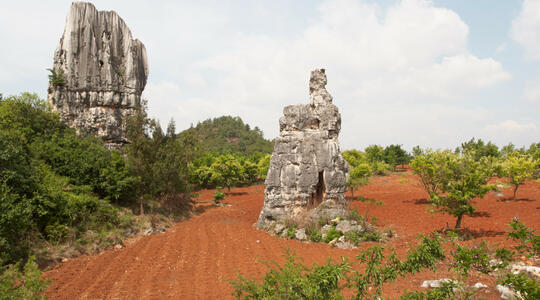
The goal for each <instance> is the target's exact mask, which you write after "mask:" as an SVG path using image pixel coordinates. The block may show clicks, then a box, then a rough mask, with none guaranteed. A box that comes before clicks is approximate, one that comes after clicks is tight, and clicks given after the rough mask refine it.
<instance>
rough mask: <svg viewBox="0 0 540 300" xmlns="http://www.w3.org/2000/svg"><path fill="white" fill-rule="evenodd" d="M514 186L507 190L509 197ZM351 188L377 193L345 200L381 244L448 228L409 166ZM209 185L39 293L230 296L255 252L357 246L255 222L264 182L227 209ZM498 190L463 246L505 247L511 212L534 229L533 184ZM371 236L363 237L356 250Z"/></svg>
mask: <svg viewBox="0 0 540 300" xmlns="http://www.w3.org/2000/svg"><path fill="white" fill-rule="evenodd" d="M511 194H512V191H511V189H508V190H507V191H505V193H504V195H505V197H506V198H509V197H510V196H511ZM355 195H363V196H364V197H366V198H375V199H377V200H378V201H382V202H383V205H382V206H374V205H370V207H368V205H367V204H366V203H362V202H358V201H352V202H351V206H353V207H356V208H358V209H359V211H360V212H361V213H362V214H363V213H365V212H366V210H367V209H369V215H370V216H374V217H376V218H377V219H378V225H379V226H380V227H383V228H384V227H386V228H388V227H390V228H393V230H394V231H395V232H396V233H397V236H396V237H394V238H392V239H391V240H390V241H388V242H386V243H384V244H383V245H384V246H388V247H393V248H395V249H396V251H397V252H398V254H399V255H401V256H402V255H404V254H405V253H406V249H407V247H408V244H409V243H411V244H414V243H415V241H416V236H417V234H419V233H423V234H426V233H429V232H432V231H434V230H441V229H444V228H446V226H447V223H448V224H449V226H451V227H452V226H453V225H454V223H455V218H454V217H452V216H449V215H444V214H433V213H429V212H427V211H426V208H427V204H426V198H427V194H426V192H425V191H424V190H423V189H422V187H421V185H420V183H419V181H418V180H417V179H416V177H415V176H413V175H411V174H409V173H401V174H395V175H392V176H386V177H377V178H373V179H372V180H371V183H370V184H369V185H366V186H364V187H362V188H360V189H359V190H358V191H356V192H355ZM212 196H213V191H211V190H204V191H201V192H200V196H199V197H198V198H197V204H196V206H197V210H198V211H199V214H198V215H196V216H194V217H192V218H191V219H189V220H187V221H183V222H180V223H177V224H175V225H174V226H172V227H170V228H169V229H168V230H167V232H165V233H160V234H154V235H150V236H145V237H141V238H139V239H138V240H136V241H132V242H130V243H127V244H126V245H125V247H123V248H121V249H110V250H108V251H104V252H102V253H101V254H98V255H93V256H81V257H78V258H75V259H71V260H69V261H67V262H65V263H62V264H58V265H56V266H55V267H53V268H52V269H51V270H49V271H47V272H46V273H45V275H44V277H46V278H49V279H51V280H52V282H51V285H50V287H49V289H48V290H47V291H46V293H45V294H46V295H47V296H48V297H49V298H50V299H230V298H233V297H232V291H233V290H232V287H231V285H230V283H229V280H232V279H235V278H236V273H237V272H238V273H241V274H243V275H244V276H247V277H250V278H262V277H263V276H264V274H265V273H266V271H267V267H266V266H264V265H263V264H260V263H259V261H260V260H264V261H277V262H279V263H283V262H284V259H283V257H282V255H283V253H284V249H286V248H290V249H291V250H293V251H294V252H296V254H297V255H298V256H299V257H301V258H302V259H303V261H304V263H305V264H307V265H311V264H312V263H314V262H318V263H324V262H325V261H326V260H327V258H328V257H331V258H332V259H334V261H338V260H339V259H340V257H341V256H346V257H349V258H351V259H354V256H355V255H357V254H358V253H359V252H360V251H361V249H354V250H342V249H336V248H332V247H330V246H329V245H326V244H322V243H304V242H299V241H296V240H286V239H281V238H278V237H274V236H271V235H269V234H267V233H265V232H262V231H259V230H257V229H256V228H255V227H254V226H253V224H254V223H255V221H256V220H257V217H258V215H259V212H260V209H261V207H262V204H263V201H264V186H252V187H245V188H235V189H232V190H231V193H229V194H228V195H227V199H226V200H225V201H224V202H225V203H228V204H230V206H227V207H217V206H215V205H213V204H212V203H211V199H212ZM503 199H505V198H504V197H503V198H500V197H497V196H496V195H495V193H489V194H487V195H486V196H485V197H484V198H483V199H478V200H477V201H476V206H477V211H476V214H475V215H474V216H473V217H469V216H466V217H464V219H463V224H462V226H463V227H464V228H466V230H467V231H468V232H469V233H470V234H471V235H472V236H473V238H472V239H471V240H469V241H467V242H466V244H469V245H473V244H480V243H481V242H482V241H485V242H487V244H488V245H489V246H490V247H493V248H494V247H497V246H500V245H505V246H511V242H510V241H508V240H507V239H506V233H507V232H508V231H509V230H510V228H509V226H508V223H509V222H510V220H511V219H512V218H513V217H515V216H517V217H519V220H520V221H523V222H525V223H526V224H527V226H529V227H531V228H533V229H535V230H537V232H540V189H539V186H538V183H536V182H529V183H527V184H525V185H524V186H521V187H520V188H519V190H518V200H517V201H503ZM374 244H375V243H364V244H363V245H362V248H366V247H370V246H373V245H374ZM453 275H454V273H452V271H451V270H449V265H448V263H447V262H443V263H441V264H439V266H438V269H437V271H436V272H432V271H424V272H421V273H419V274H415V275H410V276H407V278H402V279H398V280H397V281H396V282H393V283H389V284H386V285H385V287H384V296H385V297H397V296H399V295H401V294H402V293H403V291H404V290H405V289H407V290H409V291H411V290H421V289H422V288H420V285H421V283H422V281H424V280H430V279H440V278H443V277H451V276H453ZM478 281H480V282H483V283H485V284H487V285H488V286H489V288H487V289H483V290H482V291H480V292H478V293H479V294H478V296H480V297H483V298H487V299H497V298H498V295H497V293H496V291H495V288H494V286H495V285H496V281H495V279H494V278H492V277H490V276H487V275H484V274H480V273H474V272H473V273H472V275H471V276H469V278H468V279H467V283H469V284H474V283H475V282H478Z"/></svg>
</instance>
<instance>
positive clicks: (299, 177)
mask: <svg viewBox="0 0 540 300" xmlns="http://www.w3.org/2000/svg"><path fill="white" fill-rule="evenodd" d="M326 83H327V78H326V74H325V70H324V69H317V70H314V71H312V72H311V78H310V82H309V93H310V103H309V104H297V105H290V106H286V107H285V108H284V109H283V114H284V116H283V117H281V118H280V120H279V126H280V135H279V137H278V138H277V139H276V142H275V146H274V152H273V154H272V158H271V160H270V167H269V169H268V174H267V177H266V182H265V184H266V189H265V199H264V205H263V208H262V210H261V213H260V215H259V219H258V221H257V224H256V225H257V227H258V228H260V229H268V228H270V227H271V226H273V225H274V224H275V223H276V222H280V221H284V220H285V219H287V218H297V217H327V218H333V217H335V216H339V215H345V214H346V207H347V205H346V200H345V191H346V186H345V183H346V181H347V179H348V176H349V166H348V164H347V162H346V161H345V160H344V159H343V156H342V154H341V151H340V148H339V142H338V135H339V131H340V129H341V115H340V114H339V111H338V108H337V107H336V106H335V105H333V104H332V96H331V95H330V93H328V91H327V90H326Z"/></svg>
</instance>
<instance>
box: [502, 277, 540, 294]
mask: <svg viewBox="0 0 540 300" xmlns="http://www.w3.org/2000/svg"><path fill="white" fill-rule="evenodd" d="M497 281H498V283H499V284H502V285H505V286H508V287H510V288H512V289H514V290H515V291H518V292H519V293H520V294H521V295H522V296H523V298H524V299H527V300H528V299H531V300H533V299H540V283H539V282H538V281H537V280H536V279H533V278H530V277H529V276H527V275H525V274H523V273H517V274H513V273H506V274H505V276H504V277H503V278H502V279H499V280H497Z"/></svg>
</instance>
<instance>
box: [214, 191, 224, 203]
mask: <svg viewBox="0 0 540 300" xmlns="http://www.w3.org/2000/svg"><path fill="white" fill-rule="evenodd" d="M223 200H225V193H223V192H222V191H220V190H219V189H217V190H216V192H215V193H214V198H213V200H212V201H213V202H214V204H219V203H221V201H223Z"/></svg>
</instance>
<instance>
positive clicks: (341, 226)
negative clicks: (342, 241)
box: [336, 220, 358, 233]
mask: <svg viewBox="0 0 540 300" xmlns="http://www.w3.org/2000/svg"><path fill="white" fill-rule="evenodd" d="M353 222H354V221H349V220H343V221H341V222H339V223H338V224H337V226H336V229H337V230H339V231H341V232H343V233H346V232H349V231H352V230H357V229H358V226H357V225H356V224H355V223H356V222H354V223H353Z"/></svg>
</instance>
